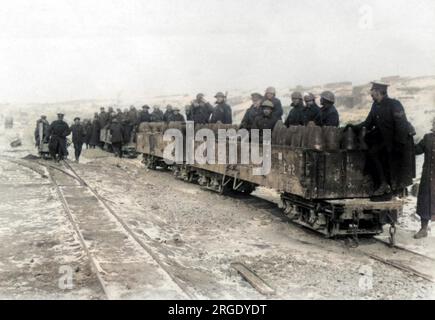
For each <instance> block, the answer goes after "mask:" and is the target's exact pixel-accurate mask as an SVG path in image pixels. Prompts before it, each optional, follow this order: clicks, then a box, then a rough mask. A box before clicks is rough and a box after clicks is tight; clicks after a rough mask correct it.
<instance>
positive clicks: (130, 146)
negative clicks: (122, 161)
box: [100, 128, 137, 158]
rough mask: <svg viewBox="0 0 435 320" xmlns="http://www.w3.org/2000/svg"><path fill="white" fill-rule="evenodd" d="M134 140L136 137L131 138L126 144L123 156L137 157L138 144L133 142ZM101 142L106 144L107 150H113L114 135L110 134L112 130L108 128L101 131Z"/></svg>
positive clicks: (123, 147) (123, 148)
mask: <svg viewBox="0 0 435 320" xmlns="http://www.w3.org/2000/svg"><path fill="white" fill-rule="evenodd" d="M133 140H134V135H132V136H131V139H130V141H129V142H128V143H125V144H124V145H123V146H122V154H123V155H125V156H127V157H129V158H135V157H137V153H136V143H135V142H133ZM100 141H101V142H103V143H104V146H103V148H104V149H105V150H108V151H111V150H112V135H111V134H110V130H109V129H108V128H103V129H101V130H100Z"/></svg>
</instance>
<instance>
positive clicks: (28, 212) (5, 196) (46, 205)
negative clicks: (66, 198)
mask: <svg viewBox="0 0 435 320" xmlns="http://www.w3.org/2000/svg"><path fill="white" fill-rule="evenodd" d="M25 128H26V127H25V126H24V125H17V128H16V130H15V131H14V132H13V133H12V132H11V131H6V130H5V129H3V128H1V129H0V130H1V131H0V197H1V201H0V221H1V223H0V240H1V243H2V244H3V245H2V246H1V247H0V298H2V299H31V298H35V299H105V298H106V296H105V294H104V292H103V289H102V287H101V285H100V283H99V282H98V279H97V276H96V273H95V271H93V270H92V269H91V267H90V261H89V259H88V257H87V255H86V254H85V251H84V249H83V247H82V246H81V243H80V241H79V240H78V238H77V236H76V234H75V232H74V229H73V227H72V225H71V223H70V221H69V220H68V217H67V215H66V213H65V211H64V209H63V207H62V205H61V203H60V201H59V199H58V196H57V195H56V193H55V190H54V187H53V186H52V185H51V184H50V181H49V180H48V179H47V178H44V177H43V176H41V174H39V173H37V172H35V171H34V170H31V169H29V168H26V167H23V166H20V165H18V164H16V163H13V162H11V161H9V160H8V159H9V158H13V159H17V158H21V157H23V156H26V155H28V154H29V153H35V149H34V147H33V145H32V141H31V138H30V137H29V136H30V134H29V133H28V132H26V131H25V130H26V129H25ZM17 131H18V132H19V134H20V135H21V137H23V146H21V147H19V148H17V149H12V148H11V147H10V146H9V142H10V141H11V139H13V138H14V135H16V134H17V133H16V132H17ZM71 151H72V150H71ZM71 165H72V167H73V168H74V169H75V170H76V171H77V172H78V173H79V174H80V176H81V177H83V179H84V180H85V181H86V182H87V183H88V184H89V185H90V186H91V187H92V188H93V189H94V190H95V191H96V192H98V194H99V195H101V196H102V197H103V198H104V199H105V200H106V201H107V203H108V204H109V205H110V206H111V208H112V209H113V210H114V211H115V212H116V213H117V214H118V215H119V217H120V218H122V219H123V221H124V222H125V223H126V224H127V225H128V226H129V227H130V228H131V229H132V230H133V231H134V233H135V235H136V236H137V237H138V238H140V239H141V240H142V241H143V242H144V243H146V244H147V246H148V247H149V249H150V250H151V251H152V253H153V255H154V256H155V258H157V259H158V260H159V261H160V262H161V264H162V265H164V267H165V269H166V270H167V272H168V274H170V275H171V277H173V278H175V279H177V281H178V282H179V283H182V284H183V287H184V289H185V290H186V291H187V292H189V294H190V296H191V297H192V298H194V299H195V298H197V299H268V298H273V299H428V298H429V299H431V298H432V299H433V298H434V297H435V295H434V292H435V291H434V286H433V283H430V282H428V281H425V280H423V279H421V278H418V277H415V276H412V275H410V274H408V273H406V272H403V271H401V270H398V269H396V268H392V267H390V266H387V265H385V264H382V263H379V262H377V261H374V260H372V259H370V258H368V257H367V256H365V255H362V254H361V253H359V252H358V251H357V250H354V249H352V248H349V247H347V246H346V245H344V243H343V242H341V241H334V240H328V239H324V238H322V237H321V236H319V235H317V234H314V233H312V232H309V231H307V230H305V229H302V228H300V227H297V226H295V225H293V224H291V223H289V222H288V221H286V220H285V219H283V218H281V216H279V215H278V214H277V210H269V209H268V208H258V207H255V206H253V205H252V204H250V202H249V201H248V200H247V199H245V198H237V197H230V196H221V195H218V194H215V193H212V192H210V191H207V190H203V189H201V188H200V187H199V186H197V185H193V184H188V183H185V182H183V181H179V180H176V179H175V178H174V177H173V176H172V175H171V174H170V173H168V172H160V171H148V170H146V169H145V168H144V166H143V165H142V164H141V163H140V159H117V158H115V157H113V155H111V154H109V153H106V152H103V151H101V150H98V149H97V150H84V153H83V157H82V161H81V163H80V164H73V163H71ZM260 192H263V193H267V192H270V191H268V190H262V191H261V190H260ZM270 194H271V195H272V196H273V193H270ZM87 199H88V198H86V197H83V198H79V197H78V198H77V199H76V203H77V205H79V206H80V207H82V208H87V207H88V208H90V207H91V203H88V202H87V201H88V200H87ZM89 214H91V212H89ZM96 227H97V226H96ZM411 227H413V226H411ZM431 239H432V240H430V241H433V238H431ZM432 243H433V242H432ZM107 246H108V248H110V246H113V253H111V250H107V251H105V252H106V255H107V256H105V257H100V258H101V259H102V260H105V261H113V259H114V258H115V253H116V251H117V249H119V247H117V243H116V242H115V241H113V242H112V241H111V239H110V238H108V239H107ZM386 250H389V249H388V248H386ZM233 262H242V263H244V264H245V265H247V266H248V267H250V268H251V269H252V270H253V271H254V272H256V273H257V274H258V275H259V276H260V277H261V278H262V279H263V280H264V281H265V282H267V283H268V284H269V285H270V287H272V288H273V289H274V290H275V291H276V293H275V294H274V295H272V296H264V295H262V294H260V293H259V292H258V291H256V290H255V289H254V288H253V287H252V286H251V285H250V284H249V283H248V282H246V281H245V280H244V279H242V278H241V277H240V275H239V274H238V273H237V272H236V271H235V270H234V269H233V268H232V267H231V263H233ZM65 270H67V271H65ZM71 270H72V274H73V276H72V284H73V286H72V288H71V287H68V286H66V288H65V282H64V281H63V279H64V276H65V274H67V275H68V272H69V271H71ZM129 272H131V273H133V275H132V276H135V275H134V273H135V272H137V273H139V272H143V270H142V269H141V268H137V269H136V270H135V269H131V270H129ZM120 276H121V275H120ZM120 279H122V278H120ZM120 279H118V280H117V281H120ZM115 280H116V279H115ZM158 289H159V288H157V287H152V286H149V287H147V288H146V289H144V293H143V297H147V298H150V297H151V298H152V292H153V290H155V292H157V291H158ZM145 290H146V293H145ZM138 297H139V298H140V293H139V295H135V298H138ZM159 297H160V296H158V295H157V294H156V296H155V298H159Z"/></svg>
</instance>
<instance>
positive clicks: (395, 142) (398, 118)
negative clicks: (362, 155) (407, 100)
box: [346, 82, 415, 196]
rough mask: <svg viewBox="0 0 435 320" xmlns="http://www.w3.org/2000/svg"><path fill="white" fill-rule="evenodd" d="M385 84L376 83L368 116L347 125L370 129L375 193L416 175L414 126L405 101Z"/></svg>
mask: <svg viewBox="0 0 435 320" xmlns="http://www.w3.org/2000/svg"><path fill="white" fill-rule="evenodd" d="M387 87H388V85H386V84H381V83H375V82H373V84H372V88H371V91H370V93H371V96H372V98H373V105H372V108H371V110H370V113H369V114H368V116H367V119H366V120H365V121H364V122H362V123H360V124H358V125H347V126H346V128H348V127H351V128H353V129H354V130H356V131H359V130H360V129H361V128H363V127H365V128H367V131H368V133H367V135H366V137H365V140H366V143H367V145H368V147H369V151H368V160H369V162H368V166H367V169H369V171H370V173H371V175H372V177H373V179H374V180H375V183H376V184H377V186H378V187H377V190H376V191H375V192H374V195H375V196H382V195H391V194H392V191H396V192H400V191H401V190H403V188H405V187H406V186H408V185H410V184H412V178H413V177H414V175H415V162H414V161H415V159H414V142H413V138H412V135H413V132H412V131H413V128H412V126H411V124H410V123H409V122H408V120H407V118H406V114H405V110H404V108H403V106H402V104H401V103H400V102H399V101H398V100H395V99H391V98H390V97H388V94H387Z"/></svg>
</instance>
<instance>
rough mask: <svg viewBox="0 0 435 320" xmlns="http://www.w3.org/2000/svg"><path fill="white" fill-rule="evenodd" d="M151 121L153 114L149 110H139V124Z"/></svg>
mask: <svg viewBox="0 0 435 320" xmlns="http://www.w3.org/2000/svg"><path fill="white" fill-rule="evenodd" d="M150 121H151V115H150V113H149V112H148V110H142V111H140V112H139V117H138V124H141V123H142V122H150Z"/></svg>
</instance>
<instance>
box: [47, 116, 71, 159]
mask: <svg viewBox="0 0 435 320" xmlns="http://www.w3.org/2000/svg"><path fill="white" fill-rule="evenodd" d="M48 134H49V136H50V143H49V149H50V153H51V154H52V155H55V154H58V155H59V156H61V157H64V156H67V155H68V150H67V144H66V137H67V136H69V135H70V134H71V130H70V128H69V126H68V124H67V123H66V122H65V121H63V120H55V121H53V122H52V123H51V125H50V127H49V128H48Z"/></svg>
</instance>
